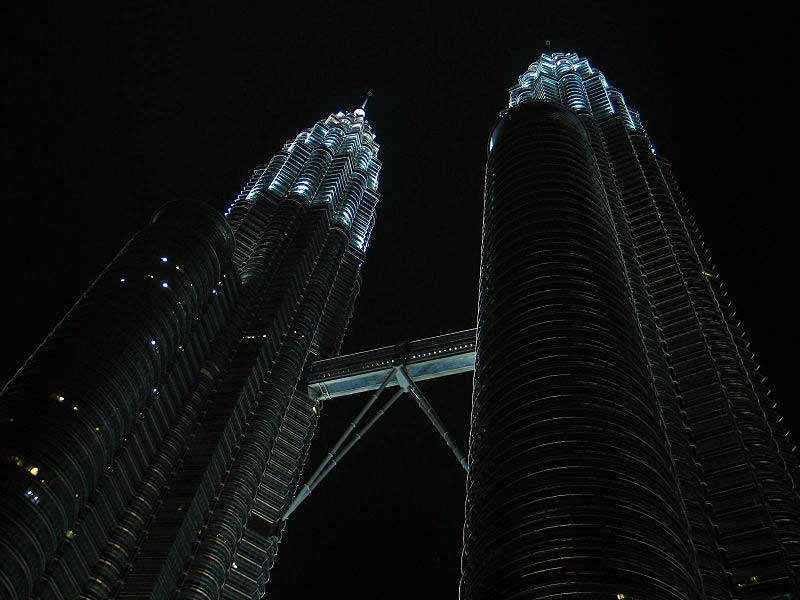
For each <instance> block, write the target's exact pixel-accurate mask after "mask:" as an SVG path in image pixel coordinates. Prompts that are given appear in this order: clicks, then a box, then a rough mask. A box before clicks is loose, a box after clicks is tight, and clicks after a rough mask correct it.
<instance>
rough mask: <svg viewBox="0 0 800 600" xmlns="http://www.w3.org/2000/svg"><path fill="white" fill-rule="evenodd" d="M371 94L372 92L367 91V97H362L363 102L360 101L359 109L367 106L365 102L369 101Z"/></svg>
mask: <svg viewBox="0 0 800 600" xmlns="http://www.w3.org/2000/svg"><path fill="white" fill-rule="evenodd" d="M371 96H372V92H367V97H366V98H364V102H362V103H361V110H364V109H365V108H366V107H367V102H369V99H370V97H371Z"/></svg>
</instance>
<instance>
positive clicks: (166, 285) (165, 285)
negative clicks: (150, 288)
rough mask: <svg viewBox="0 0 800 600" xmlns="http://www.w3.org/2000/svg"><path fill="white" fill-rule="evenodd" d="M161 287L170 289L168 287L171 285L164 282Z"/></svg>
mask: <svg viewBox="0 0 800 600" xmlns="http://www.w3.org/2000/svg"><path fill="white" fill-rule="evenodd" d="M161 287H162V288H168V287H169V284H168V283H167V282H166V281H162V282H161Z"/></svg>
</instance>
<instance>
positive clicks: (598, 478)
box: [461, 53, 800, 600]
mask: <svg viewBox="0 0 800 600" xmlns="http://www.w3.org/2000/svg"><path fill="white" fill-rule="evenodd" d="M781 421H782V419H781V418H780V417H779V416H778V415H777V414H776V412H775V404H774V403H773V402H772V401H771V400H770V399H769V390H768V389H767V388H766V386H765V383H764V379H763V377H761V375H760V374H759V373H758V365H757V363H756V361H755V358H754V356H753V353H752V351H751V350H749V344H748V342H747V341H746V338H745V336H744V333H743V331H742V328H741V324H740V323H739V321H738V320H737V318H736V313H735V311H734V310H733V308H732V306H731V303H730V301H729V300H728V299H727V297H726V294H725V291H724V286H723V284H722V282H721V280H720V277H719V274H718V273H717V270H716V269H715V267H714V266H713V264H712V263H711V262H710V258H709V256H708V253H707V251H706V249H705V247H704V246H703V243H702V239H701V238H700V235H699V233H698V231H697V228H696V225H695V223H694V221H693V219H692V217H691V215H690V214H689V212H688V210H687V208H686V205H685V203H684V201H683V199H682V197H681V195H680V191H679V190H678V187H677V184H676V182H675V179H674V177H673V176H672V173H671V170H670V167H669V164H668V163H667V162H666V161H665V160H664V159H663V158H661V157H659V156H658V155H657V154H656V152H655V151H654V149H653V147H652V145H651V144H650V142H649V140H648V137H647V134H646V132H645V130H644V128H643V126H642V122H641V119H640V117H639V115H638V113H636V112H635V111H633V110H631V109H630V108H629V107H628V106H627V104H626V102H625V99H624V97H623V96H622V94H620V93H619V92H618V91H617V90H614V89H613V88H611V87H609V85H608V83H607V81H606V79H605V78H604V76H603V75H602V73H600V72H599V71H597V70H596V69H594V68H592V67H591V65H590V64H589V63H588V61H586V60H585V59H581V58H579V57H578V56H576V55H575V54H560V53H556V54H545V55H542V57H541V58H540V59H539V60H537V61H536V62H534V63H533V64H532V65H531V66H530V67H529V69H528V70H527V71H526V72H525V73H524V74H523V75H522V76H521V77H520V79H519V83H518V85H516V86H514V87H513V88H511V93H510V108H509V109H508V110H507V111H504V112H503V113H502V114H501V117H500V119H499V121H498V124H497V126H496V127H495V129H494V131H493V133H492V136H491V139H490V142H489V157H488V163H487V171H486V194H485V205H484V226H483V250H482V263H481V280H480V303H479V315H478V340H477V360H476V371H475V395H474V398H473V414H472V425H471V434H470V473H469V477H468V486H467V502H466V522H465V531H464V540H465V547H464V554H463V557H462V573H463V576H462V582H461V595H462V598H465V599H466V598H469V599H479V598H480V599H483V598H492V599H493V600H495V599H497V600H501V599H506V598H515V599H517V598H519V599H522V598H555V597H560V598H587V597H592V598H618V599H619V598H623V597H624V598H626V599H629V598H637V599H638V598H646V599H660V598H664V599H667V598H670V599H677V598H692V599H694V598H713V599H723V598H737V599H738V598H742V599H745V598H753V599H755V598H758V599H762V598H763V599H766V598H775V599H777V598H792V597H795V596H793V595H791V594H793V593H795V592H796V590H797V589H798V581H799V580H798V578H799V577H800V560H799V559H800V553H799V552H798V551H799V550H800V546H798V544H800V529H799V528H800V502H799V501H798V488H797V484H798V483H800V471H799V470H798V459H797V455H796V453H795V448H794V446H793V444H792V443H791V441H790V439H789V437H788V432H787V431H786V429H785V427H784V426H783V425H782V424H781Z"/></svg>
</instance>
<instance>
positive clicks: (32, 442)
mask: <svg viewBox="0 0 800 600" xmlns="http://www.w3.org/2000/svg"><path fill="white" fill-rule="evenodd" d="M377 152H378V145H377V144H376V143H375V137H374V135H373V134H372V132H371V129H370V126H369V124H368V122H367V121H366V119H365V113H364V110H363V107H362V108H360V109H357V110H355V111H353V112H339V113H336V114H334V115H331V116H330V117H328V118H327V119H325V120H323V121H320V122H318V123H316V125H314V127H312V128H311V129H308V130H304V131H303V132H301V133H300V134H299V135H298V136H297V137H296V138H295V139H293V140H290V141H289V142H287V143H286V144H285V145H284V147H283V148H282V150H281V151H280V152H279V153H277V154H276V155H275V156H274V157H273V158H272V160H270V161H269V163H268V164H267V165H265V166H262V167H259V168H257V169H256V170H255V171H254V173H253V175H252V177H251V178H250V180H249V181H248V183H247V185H246V186H245V188H244V190H243V191H242V192H241V194H240V195H239V196H238V197H237V199H236V200H235V201H234V203H233V204H232V205H231V207H230V208H229V209H228V211H227V212H226V214H225V217H223V216H222V215H221V214H218V213H216V212H215V211H214V210H212V209H210V208H208V207H204V206H200V205H194V204H191V203H186V202H174V203H171V204H168V205H166V206H165V207H163V208H162V209H161V210H159V211H158V212H157V213H156V215H155V216H154V217H153V219H152V221H151V223H150V224H149V225H148V226H147V227H145V228H144V229H143V230H142V231H140V232H139V233H138V234H137V235H135V236H134V237H133V239H132V240H131V241H130V242H128V244H126V245H125V247H124V248H123V249H122V251H121V252H120V253H119V254H118V255H117V257H116V258H115V259H114V260H113V261H112V263H111V264H110V265H109V266H108V267H107V268H106V269H105V270H104V271H103V273H102V274H101V275H100V277H98V279H97V280H96V281H95V282H94V283H93V284H92V286H91V287H90V288H89V290H88V291H87V292H86V293H85V294H84V295H83V296H82V297H81V298H80V300H79V301H78V302H77V304H76V305H75V306H74V307H73V308H72V309H71V310H70V311H69V313H68V314H67V315H66V317H65V318H64V319H63V320H62V321H61V323H59V325H58V326H57V327H56V328H55V330H54V331H53V332H52V333H51V334H50V335H49V336H48V337H47V339H46V340H45V341H44V342H43V343H42V345H41V346H40V347H39V348H38V349H37V350H36V352H35V353H34V354H33V355H32V356H31V357H30V359H29V360H28V361H27V362H26V363H25V364H24V365H23V367H22V368H21V369H20V370H19V371H18V372H17V374H16V375H15V376H14V377H13V379H12V380H11V381H10V382H9V383H8V385H7V386H6V388H5V389H4V390H3V394H2V400H1V401H0V411H2V412H1V413H0V446H2V453H1V454H2V457H3V459H4V460H3V463H2V467H0V469H1V471H0V486H2V489H0V566H1V568H0V596H2V597H3V598H25V597H29V596H30V595H31V594H33V595H35V596H36V597H38V598H72V597H77V596H79V595H80V596H81V597H86V598H106V597H109V596H111V597H118V598H143V597H153V598H167V597H180V598H209V597H212V598H213V597H220V596H221V597H224V598H259V597H260V596H261V595H262V594H263V591H264V585H265V583H266V580H267V578H268V576H269V569H270V568H271V565H272V561H273V560H274V556H275V552H276V549H277V545H278V542H279V540H280V537H281V533H282V529H283V522H282V521H281V518H280V517H281V516H282V514H283V512H284V511H285V510H286V507H287V506H288V504H289V502H290V501H291V499H292V496H293V494H294V489H295V487H296V485H297V480H298V477H299V475H300V472H301V470H302V466H303V463H304V460H305V456H306V452H307V450H308V445H309V442H310V440H311V437H312V435H313V432H314V428H315V426H316V422H317V416H318V413H319V406H318V404H317V403H316V402H315V401H314V400H311V399H309V398H308V396H307V395H306V394H305V389H306V387H305V384H304V382H303V379H304V374H305V369H306V366H307V365H309V364H310V363H311V362H312V361H313V360H314V359H315V358H316V357H326V356H331V355H334V354H336V353H337V352H338V349H339V346H340V344H341V341H342V337H343V335H344V331H345V329H346V327H347V322H348V320H349V317H350V315H351V313H352V310H353V304H354V301H355V298H356V295H357V294H358V290H359V286H360V270H361V266H362V264H363V261H364V253H365V251H366V248H367V245H368V243H369V238H370V233H371V231H372V227H373V224H374V221H375V206H376V203H377V201H378V194H377V189H378V172H379V169H380V166H381V165H380V162H379V160H378V158H377Z"/></svg>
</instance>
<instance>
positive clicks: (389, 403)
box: [281, 371, 406, 521]
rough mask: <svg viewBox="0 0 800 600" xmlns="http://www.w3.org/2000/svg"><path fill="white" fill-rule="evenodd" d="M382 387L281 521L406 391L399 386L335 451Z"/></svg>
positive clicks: (287, 516) (365, 406)
mask: <svg viewBox="0 0 800 600" xmlns="http://www.w3.org/2000/svg"><path fill="white" fill-rule="evenodd" d="M393 375H394V371H393V372H392V373H391V375H389V377H387V379H386V383H388V381H389V379H391V377H392V376H393ZM383 387H385V384H384V386H383ZM383 387H381V388H380V389H378V390H377V391H376V392H375V393H374V394H373V395H372V397H371V398H370V399H369V401H368V402H367V404H365V405H364V408H362V409H361V412H360V413H359V414H358V416H357V417H356V418H355V419H354V420H353V422H352V423H350V426H349V427H348V428H347V430H346V431H345V433H344V434H343V435H342V436H341V437H340V438H339V441H337V442H336V445H335V446H334V447H333V449H332V450H331V451H330V452H328V454H327V456H326V457H325V459H324V460H323V461H322V463H321V464H320V465H319V467H317V469H316V471H314V474H313V475H312V476H311V477H310V478H309V480H308V481H307V482H306V483H305V484H303V487H301V488H300V491H299V492H298V494H297V496H295V499H294V500H293V501H292V503H291V504H290V505H289V508H287V509H286V512H285V513H284V514H283V517H281V520H282V521H285V520H286V519H288V518H289V515H291V514H292V513H293V512H294V511H295V510H296V509H297V507H298V506H300V504H301V503H302V502H303V500H305V499H306V498H307V497H308V496H309V495H310V494H311V492H313V491H314V488H316V487H317V486H318V485H319V484H320V482H321V481H322V480H323V479H325V477H327V476H328V473H330V472H331V471H332V470H333V468H334V467H335V466H336V465H337V464H338V463H339V461H341V460H342V459H343V458H344V457H345V455H346V454H347V453H348V452H349V451H350V449H351V448H352V447H353V446H355V445H356V443H358V441H359V440H360V439H361V438H362V437H363V436H364V435H365V434H366V433H367V431H369V430H370V428H371V427H372V426H373V425H374V424H375V423H376V422H377V421H378V419H380V418H381V417H382V416H383V413H385V412H386V411H387V410H389V408H390V407H391V406H392V404H394V403H395V401H396V400H397V399H398V398H399V397H400V396H402V395H403V394H405V393H406V390H404V389H402V388H400V389H399V390H397V391H396V392H395V393H394V394H392V397H391V398H389V400H388V401H387V402H386V403H385V404H384V405H383V406H382V407H381V408H380V409H379V410H378V411H377V412H376V413H375V414H374V415H372V417H371V418H370V419H369V421H367V423H366V425H364V426H363V427H362V428H361V429H360V430H359V431H357V432H355V433H354V434H353V436H352V439H351V440H350V441H349V442H348V443H347V445H345V446H344V448H342V449H341V450H340V451H339V452H338V453H337V452H336V451H337V450H338V449H339V448H340V447H341V445H342V444H343V443H344V441H345V440H346V439H347V437H348V436H349V434H350V432H352V431H353V429H355V426H356V424H357V423H358V422H359V421H360V420H361V418H362V417H363V416H364V414H365V413H366V412H367V409H369V407H370V406H372V404H373V403H374V402H375V400H377V398H378V396H379V394H380V392H382V391H383Z"/></svg>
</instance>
